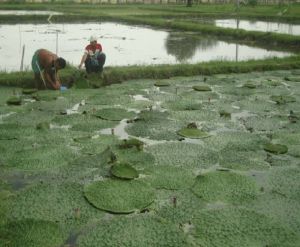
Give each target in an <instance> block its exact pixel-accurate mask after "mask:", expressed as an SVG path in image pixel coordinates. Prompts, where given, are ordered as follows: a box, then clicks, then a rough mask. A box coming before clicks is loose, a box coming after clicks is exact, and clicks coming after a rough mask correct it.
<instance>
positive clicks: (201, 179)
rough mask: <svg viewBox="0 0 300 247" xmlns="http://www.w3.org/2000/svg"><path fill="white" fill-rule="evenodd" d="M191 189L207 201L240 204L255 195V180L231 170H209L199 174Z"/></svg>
mask: <svg viewBox="0 0 300 247" xmlns="http://www.w3.org/2000/svg"><path fill="white" fill-rule="evenodd" d="M192 191H193V192H194V193H195V194H196V195H197V196H199V197H200V198H202V199H203V200H205V201H208V202H217V201H221V202H224V203H232V204H240V203H243V202H247V201H249V200H253V199H254V198H255V197H256V195H257V192H258V191H257V188H256V185H255V182H254V181H253V180H251V179H250V178H248V177H246V176H243V175H239V174H237V173H233V172H223V171H218V172H211V173H207V174H203V175H199V176H198V177H197V179H196V182H195V184H194V186H193V187H192Z"/></svg>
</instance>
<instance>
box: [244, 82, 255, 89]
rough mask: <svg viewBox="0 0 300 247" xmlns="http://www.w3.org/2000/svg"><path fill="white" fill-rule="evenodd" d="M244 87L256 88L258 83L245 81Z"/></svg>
mask: <svg viewBox="0 0 300 247" xmlns="http://www.w3.org/2000/svg"><path fill="white" fill-rule="evenodd" d="M243 87H246V88H249V89H254V88H256V85H255V84H253V83H245V84H244V85H243Z"/></svg>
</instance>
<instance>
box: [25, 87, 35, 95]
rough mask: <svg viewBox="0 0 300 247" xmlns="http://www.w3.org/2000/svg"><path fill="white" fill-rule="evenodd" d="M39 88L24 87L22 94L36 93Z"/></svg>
mask: <svg viewBox="0 0 300 247" xmlns="http://www.w3.org/2000/svg"><path fill="white" fill-rule="evenodd" d="M37 91H38V90H37V89H36V88H24V89H23V90H22V94H34V93H36V92H37Z"/></svg>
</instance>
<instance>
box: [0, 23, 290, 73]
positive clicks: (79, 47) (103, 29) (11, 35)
mask: <svg viewBox="0 0 300 247" xmlns="http://www.w3.org/2000/svg"><path fill="white" fill-rule="evenodd" d="M91 35H96V36H97V37H98V38H99V42H100V43H101V44H102V46H103V50H104V52H105V53H106V55H107V60H106V66H126V65H150V64H179V63H197V62H204V61H211V60H235V61H242V60H249V59H262V58H266V57H274V56H276V57H284V56H289V55H291V54H290V53H288V52H278V51H268V50H265V49H261V48H255V47H250V46H246V45H237V44H234V43H227V42H223V41H218V40H216V38H215V37H207V36H201V37H197V36H195V34H186V33H182V32H180V33H174V32H173V33H172V32H167V31H162V30H153V29H150V28H146V27H137V26H128V25H123V24H116V23H85V24H37V25H33V24H15V25H8V24H7V25H1V26H0V44H1V45H0V59H1V61H5V63H1V64H0V70H1V71H3V70H5V71H17V70H20V65H21V57H22V50H23V46H25V55H24V68H25V69H28V70H30V69H31V67H30V63H31V58H32V55H33V54H34V52H35V51H36V50H37V49H40V48H45V49H48V50H51V51H53V52H56V53H57V54H58V55H59V56H62V57H64V58H65V59H66V60H67V61H68V62H69V63H71V64H73V65H75V66H76V65H78V64H79V62H80V59H81V56H82V54H83V51H84V48H85V46H86V45H87V44H88V43H89V42H88V39H89V37H90V36H91ZM12 51H13V52H12Z"/></svg>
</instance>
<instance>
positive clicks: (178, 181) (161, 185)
mask: <svg viewBox="0 0 300 247" xmlns="http://www.w3.org/2000/svg"><path fill="white" fill-rule="evenodd" d="M144 172H145V173H146V174H147V176H146V178H145V179H146V180H147V181H149V182H150V184H151V185H152V186H153V187H155V188H158V189H169V190H177V189H186V188H190V187H191V186H192V185H193V183H194V179H195V175H194V174H193V172H192V171H191V170H190V169H189V170H188V169H185V168H182V167H174V166H152V167H151V168H147V169H146V170H145V171H144Z"/></svg>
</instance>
